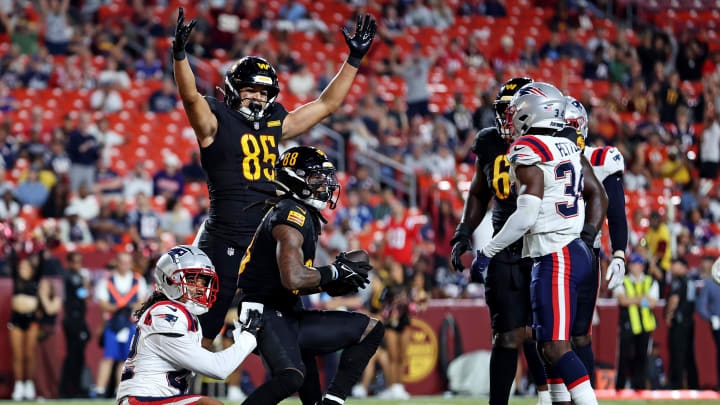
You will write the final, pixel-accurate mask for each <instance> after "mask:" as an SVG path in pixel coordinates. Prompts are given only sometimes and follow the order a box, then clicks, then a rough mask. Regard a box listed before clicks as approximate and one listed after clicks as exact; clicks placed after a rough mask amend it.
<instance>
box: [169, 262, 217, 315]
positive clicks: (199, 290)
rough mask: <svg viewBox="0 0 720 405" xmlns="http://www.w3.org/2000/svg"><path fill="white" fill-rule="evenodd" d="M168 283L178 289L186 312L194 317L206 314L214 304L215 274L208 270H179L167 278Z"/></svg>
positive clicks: (215, 290) (215, 294) (215, 293)
mask: <svg viewBox="0 0 720 405" xmlns="http://www.w3.org/2000/svg"><path fill="white" fill-rule="evenodd" d="M169 281H170V283H172V284H174V285H176V286H178V287H179V289H180V291H181V293H182V294H181V295H180V297H178V298H177V299H176V300H178V299H180V298H184V299H185V301H184V302H183V304H184V305H185V307H187V309H188V311H190V312H191V313H193V314H195V315H202V314H204V313H206V312H207V311H208V310H209V309H210V307H212V304H213V303H214V302H215V299H216V296H217V291H218V278H217V274H216V273H215V272H214V271H213V270H210V269H201V268H197V269H179V270H175V272H173V274H172V275H171V276H170V277H169Z"/></svg>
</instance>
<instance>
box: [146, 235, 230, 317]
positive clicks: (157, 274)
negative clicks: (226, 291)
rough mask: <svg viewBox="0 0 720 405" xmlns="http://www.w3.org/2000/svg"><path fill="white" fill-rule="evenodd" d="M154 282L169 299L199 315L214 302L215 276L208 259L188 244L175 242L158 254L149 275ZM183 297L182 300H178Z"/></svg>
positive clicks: (216, 280) (216, 289)
mask: <svg viewBox="0 0 720 405" xmlns="http://www.w3.org/2000/svg"><path fill="white" fill-rule="evenodd" d="M153 276H154V278H155V285H156V288H157V289H158V290H160V292H162V293H163V294H165V296H166V297H168V298H169V299H170V300H172V301H177V302H179V303H181V304H183V305H185V307H186V308H187V309H188V311H190V312H191V313H193V314H195V315H202V314H204V313H206V312H207V311H208V309H210V307H211V306H212V304H213V302H215V298H216V294H217V291H218V277H217V274H215V266H213V264H212V262H211V261H210V258H209V257H208V256H207V255H206V254H205V252H203V251H202V250H200V248H198V247H196V246H191V245H179V246H175V247H174V248H172V249H170V250H169V251H168V252H167V253H165V254H163V255H162V256H160V259H158V261H157V264H156V265H155V271H154V274H153ZM183 298H185V300H183V301H180V300H181V299H183Z"/></svg>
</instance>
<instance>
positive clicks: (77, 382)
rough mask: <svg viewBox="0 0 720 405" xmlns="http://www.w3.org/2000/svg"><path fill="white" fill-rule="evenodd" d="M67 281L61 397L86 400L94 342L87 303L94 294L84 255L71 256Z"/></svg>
mask: <svg viewBox="0 0 720 405" xmlns="http://www.w3.org/2000/svg"><path fill="white" fill-rule="evenodd" d="M63 278H64V284H65V288H64V294H63V296H64V297H65V299H64V303H63V310H64V311H63V312H64V317H63V321H62V326H63V330H64V331H65V361H63V366H62V374H61V379H60V397H61V398H83V397H87V395H88V393H87V392H86V391H84V390H83V384H82V373H83V370H84V369H85V346H87V342H88V341H89V340H90V329H89V328H88V325H87V321H86V319H85V313H86V304H85V303H86V301H87V299H88V296H89V295H90V271H89V270H88V269H87V268H85V267H83V256H82V254H81V253H79V252H70V253H68V255H67V269H66V270H65V273H64V275H63Z"/></svg>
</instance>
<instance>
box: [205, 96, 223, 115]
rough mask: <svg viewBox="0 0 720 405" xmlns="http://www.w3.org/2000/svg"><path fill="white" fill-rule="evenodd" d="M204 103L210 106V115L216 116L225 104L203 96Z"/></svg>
mask: <svg viewBox="0 0 720 405" xmlns="http://www.w3.org/2000/svg"><path fill="white" fill-rule="evenodd" d="M205 101H207V103H208V105H209V106H210V111H212V113H213V114H215V115H216V116H217V115H218V114H219V113H220V111H221V109H222V108H226V105H225V103H224V102H222V101H220V100H218V99H216V98H215V97H211V96H205Z"/></svg>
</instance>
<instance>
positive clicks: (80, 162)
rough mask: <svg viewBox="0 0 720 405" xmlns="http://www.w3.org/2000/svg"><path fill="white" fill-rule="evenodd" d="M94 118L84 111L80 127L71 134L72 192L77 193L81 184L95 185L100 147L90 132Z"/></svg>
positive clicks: (69, 143) (68, 150)
mask: <svg viewBox="0 0 720 405" xmlns="http://www.w3.org/2000/svg"><path fill="white" fill-rule="evenodd" d="M91 120H92V116H91V115H90V113H89V112H87V111H83V112H81V113H80V116H79V118H78V126H77V128H76V129H75V130H73V131H72V132H71V133H70V137H69V139H68V143H67V149H66V150H67V153H68V156H69V157H70V161H71V162H72V165H71V166H70V190H71V191H77V189H78V188H79V187H80V185H81V184H93V182H94V181H95V164H96V162H97V160H98V159H99V158H100V145H99V144H98V142H97V140H96V139H95V136H94V135H93V134H92V133H91V132H90V123H91Z"/></svg>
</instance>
